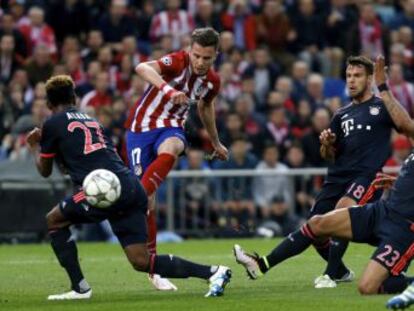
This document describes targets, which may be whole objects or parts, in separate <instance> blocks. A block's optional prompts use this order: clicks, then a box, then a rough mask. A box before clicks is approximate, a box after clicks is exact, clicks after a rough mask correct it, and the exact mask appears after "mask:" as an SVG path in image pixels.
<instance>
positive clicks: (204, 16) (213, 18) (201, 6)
mask: <svg viewBox="0 0 414 311" xmlns="http://www.w3.org/2000/svg"><path fill="white" fill-rule="evenodd" d="M196 12H197V13H196V15H195V16H194V23H195V27H196V28H199V27H212V28H214V29H215V30H216V31H218V32H220V31H221V29H222V27H221V21H220V16H218V15H217V14H216V13H215V12H214V6H213V2H212V1H211V0H200V1H197V11H196Z"/></svg>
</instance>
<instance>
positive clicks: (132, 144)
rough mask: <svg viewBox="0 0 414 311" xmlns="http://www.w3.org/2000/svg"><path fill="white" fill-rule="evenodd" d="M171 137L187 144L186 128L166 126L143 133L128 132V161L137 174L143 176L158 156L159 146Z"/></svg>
mask: <svg viewBox="0 0 414 311" xmlns="http://www.w3.org/2000/svg"><path fill="white" fill-rule="evenodd" d="M170 137H177V138H179V139H181V140H182V141H183V143H184V145H185V146H187V140H186V138H185V134H184V130H183V129H182V128H181V127H164V128H159V129H155V130H151V131H149V132H143V133H134V132H131V131H128V132H127V134H126V146H127V154H128V163H129V167H130V169H131V170H132V171H133V172H134V173H135V175H137V176H138V177H142V173H143V172H145V171H146V169H147V167H148V166H149V165H150V164H151V163H152V161H154V160H155V158H156V157H157V151H158V147H159V146H160V145H161V144H162V143H163V142H164V141H165V140H166V139H167V138H170Z"/></svg>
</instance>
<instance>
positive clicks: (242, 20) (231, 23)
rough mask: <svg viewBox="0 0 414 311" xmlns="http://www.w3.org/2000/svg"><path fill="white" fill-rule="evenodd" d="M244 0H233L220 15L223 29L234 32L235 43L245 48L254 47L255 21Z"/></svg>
mask: <svg viewBox="0 0 414 311" xmlns="http://www.w3.org/2000/svg"><path fill="white" fill-rule="evenodd" d="M246 2H247V1H246V0H233V1H231V2H230V4H229V6H228V9H227V11H226V12H225V13H223V15H222V16H221V22H222V25H223V29H224V30H228V31H231V32H232V33H234V41H235V45H236V46H237V47H238V48H241V49H245V50H249V51H251V50H253V49H255V48H256V39H255V36H256V21H255V18H254V15H253V14H252V13H250V12H249V8H248V6H247V3H246Z"/></svg>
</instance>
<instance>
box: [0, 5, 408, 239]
mask: <svg viewBox="0 0 414 311" xmlns="http://www.w3.org/2000/svg"><path fill="white" fill-rule="evenodd" d="M0 20H1V23H0V142H1V144H0V161H6V160H9V161H17V160H26V159H28V158H29V157H30V155H29V152H28V150H27V147H26V146H25V135H26V134H27V133H28V132H29V131H30V130H31V129H33V127H35V126H38V127H40V126H41V124H42V123H43V122H44V120H45V119H46V118H47V117H48V115H49V111H48V109H47V106H46V100H45V81H46V80H47V79H48V78H49V77H50V76H51V75H55V74H69V75H70V76H71V77H72V78H73V80H74V81H75V83H76V88H77V89H76V91H77V95H78V96H79V105H80V107H81V109H82V110H83V111H85V112H87V113H89V114H91V115H95V116H96V117H97V119H98V120H99V121H100V122H101V123H102V124H103V125H104V126H105V129H106V132H107V134H108V135H109V136H110V137H112V140H113V141H114V143H115V145H116V146H117V149H118V151H119V153H120V154H121V155H122V154H123V153H124V150H125V149H124V132H125V130H124V126H123V124H124V121H125V118H126V115H127V112H128V109H129V108H130V107H131V106H132V105H133V104H134V103H135V102H136V101H137V100H138V99H139V98H140V96H141V95H142V94H143V93H144V91H145V86H146V85H145V83H144V81H143V80H142V79H141V78H139V77H138V76H137V75H136V74H135V73H134V68H135V66H136V65H137V64H138V63H140V62H142V61H146V60H151V59H158V58H160V57H161V56H163V55H165V54H168V53H171V52H174V51H177V50H179V49H183V48H186V47H187V46H188V45H189V39H190V34H191V32H192V30H193V29H194V28H196V27H205V26H211V27H213V28H214V29H216V30H217V31H219V32H220V36H221V42H220V54H219V55H218V58H217V61H216V64H215V67H216V70H217V71H218V72H219V74H220V78H221V91H220V94H219V97H218V98H217V101H216V104H215V106H216V116H217V123H218V129H219V134H220V137H221V139H222V141H223V143H224V144H225V145H226V146H227V147H228V148H229V150H230V152H231V153H230V154H231V156H230V160H229V161H227V162H223V163H216V162H214V161H207V160H205V157H204V154H208V153H210V152H211V146H210V143H209V141H208V140H207V139H206V137H207V135H206V132H205V130H203V129H202V126H201V122H200V120H199V119H198V117H197V115H196V111H195V109H192V111H191V113H190V117H189V119H188V122H187V124H186V131H187V136H188V138H189V141H190V148H189V151H188V152H187V155H186V156H185V157H182V158H181V160H180V161H179V162H178V163H177V167H176V169H190V170H195V169H201V170H210V169H274V170H278V171H285V170H287V169H289V168H303V167H325V166H326V165H327V163H326V162H325V161H324V160H323V159H322V158H321V157H320V154H319V138H318V137H319V133H320V132H321V131H322V130H323V129H325V128H327V127H328V126H329V122H330V119H331V117H332V115H333V114H334V113H335V111H336V110H337V109H338V108H340V107H342V106H344V105H347V104H348V103H349V100H348V98H347V91H346V87H345V79H344V68H345V61H346V58H347V57H348V56H350V55H357V54H363V55H366V56H369V57H370V58H374V57H376V56H377V55H379V54H383V55H385V57H386V59H387V60H388V61H389V85H390V88H391V90H392V92H393V94H394V96H395V97H396V98H397V99H398V100H399V101H400V103H401V104H402V105H403V106H404V107H405V108H406V109H407V111H408V112H409V114H410V115H411V116H412V117H414V85H413V82H414V54H413V53H414V36H413V32H414V0H399V1H397V0H395V1H391V0H390V1H388V0H377V1H359V0H297V1H294V0H231V1H212V0H188V1H180V0H165V1H149V0H148V1H145V0H144V1H139V0H135V1H134V0H129V1H128V0H112V1H94V0H86V1H80V0H37V1H36V0H33V1H31V0H10V1H2V2H1V12H0ZM393 140H394V142H393V147H394V153H393V155H392V156H391V157H390V160H389V161H388V163H387V164H388V165H391V166H398V165H399V164H400V163H401V161H402V159H404V158H405V157H406V155H407V154H408V153H409V151H410V149H411V145H410V142H409V141H408V140H407V139H406V138H404V137H402V136H398V135H394V138H393ZM320 184H321V179H320V178H316V179H309V178H308V179H307V178H306V177H295V179H294V180H293V182H292V180H290V179H288V178H287V177H284V176H275V177H257V178H254V179H252V178H250V177H242V178H225V179H221V180H213V181H211V180H206V179H200V178H193V179H186V180H183V181H182V182H181V183H180V184H177V187H180V189H183V190H182V191H184V195H185V202H186V203H185V209H186V211H187V212H186V214H187V215H190V216H191V217H190V216H189V217H188V219H184V220H183V219H182V217H178V218H179V219H178V220H179V221H184V222H186V224H185V225H186V226H193V227H194V228H198V227H203V226H204V224H203V223H202V222H203V221H205V217H204V216H203V215H204V210H205V209H206V208H207V207H206V206H205V205H206V204H209V207H208V209H209V210H211V211H213V213H211V217H210V218H211V219H208V220H207V221H211V222H213V223H214V224H216V225H218V226H221V227H223V228H224V227H226V226H227V225H228V224H231V225H232V226H240V225H243V226H247V227H254V226H256V225H257V222H255V220H256V219H257V218H259V219H261V221H265V222H273V223H277V224H278V225H279V228H278V230H277V231H278V232H279V233H280V234H284V233H288V232H291V231H292V230H293V228H295V227H296V226H297V225H298V223H299V222H300V218H301V217H305V216H306V214H307V212H308V210H309V208H310V206H311V205H312V202H313V195H314V194H315V192H316V191H317V190H318V189H319V187H320ZM218 189H219V190H220V192H218ZM164 193H165V189H164ZM212 193H216V195H213V200H212V199H211V197H212V195H211V194H212ZM162 196H163V195H162V191H161V198H160V206H161V213H165V207H164V209H163V208H162V206H163V202H164V201H165V198H164V200H163V198H162ZM164 197H165V194H164ZM206 202H207V203H206ZM218 202H220V204H219V203H218ZM162 219H163V218H162V217H161V221H162ZM198 219H199V220H198Z"/></svg>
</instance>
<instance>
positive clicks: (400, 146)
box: [384, 135, 413, 166]
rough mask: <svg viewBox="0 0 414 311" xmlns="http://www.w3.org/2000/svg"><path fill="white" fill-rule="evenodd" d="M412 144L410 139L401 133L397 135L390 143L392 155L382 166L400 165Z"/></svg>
mask: <svg viewBox="0 0 414 311" xmlns="http://www.w3.org/2000/svg"><path fill="white" fill-rule="evenodd" d="M412 149H413V146H412V144H411V142H410V140H409V139H408V138H407V137H406V136H403V135H398V136H397V137H396V138H395V139H394V141H393V143H392V156H391V158H389V159H388V160H387V162H386V163H385V165H384V166H400V165H402V164H403V162H404V161H405V159H406V158H407V157H408V155H409V154H410V153H411V151H412Z"/></svg>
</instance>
